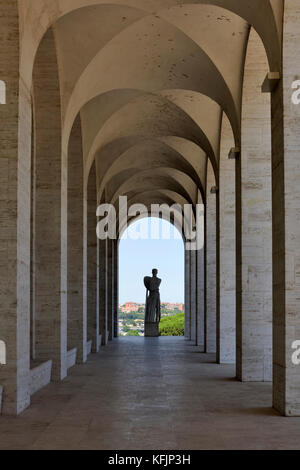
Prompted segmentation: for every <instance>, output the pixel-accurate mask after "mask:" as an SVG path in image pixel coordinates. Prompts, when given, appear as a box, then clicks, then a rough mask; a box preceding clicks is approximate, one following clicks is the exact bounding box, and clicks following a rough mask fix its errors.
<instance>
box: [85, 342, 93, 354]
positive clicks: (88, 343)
mask: <svg viewBox="0 0 300 470" xmlns="http://www.w3.org/2000/svg"><path fill="white" fill-rule="evenodd" d="M92 344H93V341H92V340H90V341H87V343H86V355H87V356H89V355H90V354H91V353H92Z"/></svg>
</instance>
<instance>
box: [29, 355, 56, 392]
mask: <svg viewBox="0 0 300 470" xmlns="http://www.w3.org/2000/svg"><path fill="white" fill-rule="evenodd" d="M51 371H52V361H47V362H43V363H42V364H40V365H38V366H36V367H34V368H33V369H31V371H30V395H34V394H35V393H36V392H38V391H39V390H41V389H42V388H44V387H46V386H47V385H49V383H50V381H51Z"/></svg>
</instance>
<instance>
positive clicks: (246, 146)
mask: <svg viewBox="0 0 300 470" xmlns="http://www.w3.org/2000/svg"><path fill="white" fill-rule="evenodd" d="M268 70H269V66H268V60H267V57H266V52H265V49H264V46H263V44H262V41H261V39H260V38H259V36H258V34H257V33H256V32H255V30H254V29H252V30H251V33H250V37H249V43H248V50H247V59H246V64H245V73H244V87H243V108H242V111H243V112H242V145H241V150H242V152H241V155H240V158H238V159H237V161H236V162H237V200H238V199H239V202H238V208H239V210H238V211H237V239H238V243H237V247H238V250H237V378H238V379H239V380H241V381H244V382H246V381H255V382H259V381H271V380H272V201H271V198H272V191H271V185H272V182H271V103H270V96H269V94H262V93H261V85H262V83H263V81H264V79H265V77H266V74H267V72H268Z"/></svg>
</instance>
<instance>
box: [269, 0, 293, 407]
mask: <svg viewBox="0 0 300 470" xmlns="http://www.w3.org/2000/svg"><path fill="white" fill-rule="evenodd" d="M284 5H285V12H284V31H283V70H282V80H280V83H279V84H278V86H277V87H276V88H275V89H274V91H273V93H272V177H273V405H274V407H275V408H276V409H277V410H278V411H279V412H281V413H282V414H284V415H286V416H300V366H299V365H296V364H294V363H293V361H292V356H293V353H294V352H295V350H294V349H293V344H294V342H295V341H299V340H300V310H299V299H300V268H299V266H300V256H299V246H300V224H299V216H300V185H299V181H300V159H299V148H300V132H299V128H300V104H296V103H297V102H298V101H296V100H292V96H293V93H294V92H295V90H294V89H293V88H292V85H293V83H294V81H295V80H297V79H298V78H299V64H300V35H299V29H300V3H299V1H298V0H286V1H285V2H284Z"/></svg>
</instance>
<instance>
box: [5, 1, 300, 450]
mask: <svg viewBox="0 0 300 470" xmlns="http://www.w3.org/2000/svg"><path fill="white" fill-rule="evenodd" d="M299 30H300V5H299V0H251V1H248V0H193V1H192V2H191V1H190V0H189V1H187V0H180V1H179V0H168V1H162V0H151V1H150V0H116V1H114V2H113V3H110V2H108V1H107V0H105V1H104V0H72V1H69V0H56V1H55V2H53V1H52V0H39V1H36V2H32V0H11V1H9V2H7V1H5V0H0V95H1V96H0V182H1V184H0V217H1V225H0V273H1V289H0V300H1V302H0V305H1V308H0V339H1V342H0V345H3V344H4V345H5V353H3V352H2V354H1V357H3V356H4V355H5V361H4V360H3V359H2V360H0V429H1V426H3V429H5V426H6V424H5V423H7V422H8V421H7V418H6V417H7V416H16V415H21V419H22V416H24V415H25V414H26V413H27V414H28V416H30V413H32V412H31V411H30V410H31V408H30V405H31V404H32V405H33V406H32V408H33V409H36V410H37V413H40V412H41V413H42V410H41V408H40V407H39V406H38V403H37V401H36V400H37V395H36V393H37V392H38V393H39V395H38V396H39V397H40V400H44V404H45V405H46V404H47V400H48V399H49V400H50V401H51V393H56V392H57V393H58V394H59V393H60V392H59V390H61V391H62V392H61V393H62V394H63V395H64V394H65V393H66V394H68V393H69V394H71V396H72V393H73V392H72V391H71V388H72V387H73V386H74V397H73V398H74V402H76V400H77V399H79V397H80V390H83V391H84V390H85V386H84V385H83V381H82V376H84V373H85V372H84V371H89V372H87V373H88V374H90V375H89V376H88V377H89V381H88V382H89V383H87V385H86V387H87V393H88V394H89V390H88V389H89V387H91V390H92V389H93V387H95V386H96V384H99V383H101V380H102V378H103V380H104V383H108V382H109V377H110V375H111V376H112V377H115V379H116V382H115V385H116V388H112V389H109V390H108V394H109V393H110V392H111V393H112V395H111V396H112V402H111V404H112V406H113V407H116V408H118V404H120V406H123V405H122V403H119V401H118V390H117V386H118V384H120V381H121V378H122V377H123V376H124V374H125V371H123V370H122V367H125V370H127V369H126V368H127V367H129V365H127V364H126V365H124V366H123V365H122V364H123V363H122V361H121V359H120V357H121V356H119V355H120V354H124V355H125V356H126V354H128V356H129V359H130V360H133V358H132V357H131V356H130V355H131V354H132V355H133V353H132V352H133V351H136V352H137V355H139V356H141V357H143V358H147V355H149V363H150V365H151V367H152V366H153V367H154V362H155V358H156V357H157V360H158V362H159V363H160V361H161V355H164V354H165V357H166V360H167V362H166V365H164V364H162V365H161V369H159V370H158V371H157V373H158V377H159V379H158V385H156V383H157V382H156V376H155V374H154V373H153V374H152V375H151V374H150V369H151V367H150V366H149V364H147V360H146V359H145V361H144V362H142V363H141V364H143V365H137V364H136V367H137V373H138V379H137V380H138V384H140V385H141V392H140V393H141V400H140V401H141V406H142V405H143V403H144V406H146V405H147V396H144V395H143V394H142V390H143V386H146V385H147V384H150V383H151V384H152V385H153V387H157V388H158V395H159V394H160V393H161V394H162V397H164V398H163V399H164V400H166V401H167V402H168V403H167V404H166V405H165V406H167V407H169V408H168V410H169V411H170V410H171V408H172V406H171V403H173V402H172V400H174V401H176V396H177V397H178V395H176V390H175V389H176V387H175V388H174V390H173V392H172V393H174V394H173V395H172V394H171V393H170V394H169V393H166V392H165V388H166V387H167V383H168V380H171V381H172V370H173V369H172V368H173V367H174V368H175V376H176V377H175V378H174V381H175V384H174V385H176V386H178V390H179V391H178V394H179V395H180V394H182V396H181V397H180V403H179V404H178V412H179V414H180V411H182V412H184V410H185V406H186V403H187V402H186V401H185V400H188V398H186V399H185V398H184V397H183V395H184V394H185V393H192V396H194V398H195V400H194V404H193V406H195V408H194V409H193V414H194V415H195V420H194V421H193V422H194V424H193V426H194V428H193V429H194V431H193V432H195V433H196V428H197V424H196V423H197V422H198V421H197V419H198V417H199V419H200V421H201V419H203V420H205V417H206V418H207V417H208V415H210V413H212V414H214V413H216V420H217V422H218V423H219V424H220V429H222V430H224V432H225V429H226V426H227V425H226V423H225V422H224V423H222V417H220V419H219V418H217V415H218V413H219V412H220V414H221V415H222V411H221V410H222V409H223V413H224V414H226V417H227V419H228V423H232V426H233V427H232V429H233V430H234V431H233V434H232V436H233V437H232V439H233V440H234V436H237V435H238V432H237V430H238V428H239V426H244V427H245V425H246V424H245V423H246V422H247V420H248V419H249V420H250V421H251V423H253V429H254V427H255V423H257V424H259V423H260V424H261V425H262V433H263V432H264V431H263V429H264V426H265V429H266V434H263V435H261V439H262V440H261V442H267V439H268V436H269V437H270V442H272V445H273V444H274V446H275V444H276V438H275V436H274V435H273V434H272V433H273V430H272V429H269V424H268V423H269V419H270V417H271V416H272V417H274V422H275V417H276V420H277V419H278V423H280V422H281V423H282V424H281V425H280V424H278V427H280V426H282V434H281V436H282V439H283V440H282V445H283V447H289V446H290V445H291V446H292V447H293V445H294V441H293V438H291V440H288V439H289V438H288V437H287V436H288V434H289V429H290V427H293V432H294V434H293V435H294V436H298V435H299V431H300V421H299V419H300V365H299V363H298V362H300V361H299V360H298V359H299V357H300V354H298V353H299V351H298V349H297V347H298V344H299V342H300V313H299V312H300V310H299V305H300V300H299V299H300V281H299V279H300V277H299V276H300V274H299V273H300V270H299V263H300V258H299V254H298V253H299V248H300V224H299V223H298V222H299V216H300V189H299V188H300V185H299V181H300V170H299V149H300V125H299V124H300V104H299V101H300V100H299V99H298V97H299V88H300V82H299V80H298V78H299V74H300V70H299V67H300V66H299V63H300V37H299V34H298V31H299ZM137 217H158V218H162V219H165V220H167V221H168V222H170V223H172V224H173V225H174V226H175V227H176V228H177V229H178V230H179V232H180V234H182V237H183V240H184V246H185V259H184V276H185V281H184V297H185V299H184V304H185V341H184V340H182V341H180V340H179V339H177V340H176V339H174V340H173V341H171V340H170V341H169V342H168V340H165V341H164V340H163V338H159V339H158V340H157V341H152V342H149V343H147V342H144V343H143V342H142V340H140V339H138V338H137V339H136V341H140V342H137V343H136V345H135V344H134V339H132V340H130V341H129V340H128V341H127V342H126V341H125V342H124V344H121V342H120V341H119V340H118V320H119V319H118V312H119V290H120V284H119V275H118V273H119V242H120V239H121V237H122V234H123V233H124V231H126V228H127V227H128V226H129V225H130V224H132V223H133V222H134V221H135V220H136V218H137ZM153 267H154V266H150V267H149V269H152V268H153ZM144 274H145V275H146V274H147V273H144ZM140 282H142V280H140ZM128 300H129V299H128ZM149 345H150V346H151V347H150V346H149ZM126 347H128V349H126ZM2 349H3V346H2ZM177 350H178V351H177ZM192 351H193V353H192ZM1 357H0V359H1ZM151 361H153V362H152V363H151ZM168 361H169V362H168ZM177 361H178V362H177ZM181 361H182V362H181ZM168 364H169V365H168ZM74 366H76V368H75V367H74ZM143 366H144V370H143ZM185 366H186V367H187V369H186V374H185V373H184V374H183V375H180V374H181V372H180V371H181V370H183V369H185ZM198 366H199V367H198ZM110 367H111V369H110ZM149 367H150V368H149ZM164 367H166V371H165V370H164ZM168 368H169V370H170V371H171V372H170V373H169V372H168ZM154 370H155V367H154ZM116 371H119V373H120V379H117V377H116V375H115V374H116ZM164 373H165V375H166V376H165V375H164ZM101 374H103V377H101ZM147 374H150V375H149V379H147V380H146V379H145V375H147ZM189 374H191V375H189ZM197 374H199V375H197ZM77 375H78V383H77V384H76V380H75V379H74V377H76V376H77ZM229 376H230V377H231V379H232V380H231V381H230V380H228V379H229ZM129 377H130V374H129ZM180 377H181V378H180ZM222 377H223V379H222ZM185 379H186V380H185ZM105 381H106V382H105ZM192 383H193V384H194V385H193V391H191V390H190V389H191V384H192ZM151 384H150V385H151ZM152 385H151V386H152ZM202 385H203V388H202ZM46 386H48V388H46V389H45V390H44V387H46ZM112 386H113V385H112ZM225 386H226V387H228V391H229V393H230V394H231V393H232V400H233V402H232V403H231V402H230V400H229V402H227V401H226V400H227V398H226V397H224V395H223V387H225ZM103 390H104V389H103ZM51 391H52V392H51ZM54 391H55V392H54ZM67 391H68V392H67ZM260 391H262V393H263V397H260ZM48 393H49V394H50V395H47V394H48ZM135 393H137V394H138V393H139V392H138V388H137V390H136V392H135ZM164 394H165V395H164ZM114 396H115V397H116V401H114V400H113V397H114ZM247 397H248V398H249V403H251V405H249V406H246V401H247ZM270 397H271V398H270ZM90 398H91V397H90V395H89V399H90ZM144 398H145V401H144ZM91 400H92V399H91ZM96 400H98V399H96ZM212 400H215V403H214V405H213V404H212ZM223 400H224V401H223ZM235 400H236V401H235ZM240 400H241V401H240ZM62 401H63V399H62ZM71 401H72V400H71ZM83 401H84V400H83ZM234 401H235V402H234ZM237 403H240V408H239V411H237V408H236V406H237ZM96 404H97V407H98V408H99V416H100V415H101V412H102V413H103V414H105V413H106V412H107V419H112V420H114V416H116V415H117V414H118V410H116V409H115V408H113V410H114V412H115V413H116V415H110V413H111V412H112V410H109V411H108V410H106V407H107V406H108V404H107V399H106V397H104V396H102V399H101V403H100V401H97V402H96ZM58 406H59V405H58ZM70 406H71V405H70ZM88 406H90V405H89V404H88V403H86V407H87V408H88ZM81 407H82V408H81V410H82V412H78V415H77V417H78V419H79V415H80V417H81V418H82V420H83V423H84V422H86V420H88V418H87V416H88V413H89V411H88V409H85V406H84V404H81ZM272 407H273V411H272ZM54 408H55V407H54ZM67 408H68V407H67ZM55 409H56V408H55ZM214 410H215V411H214ZM245 410H247V411H245ZM263 410H265V411H263ZM266 410H268V411H266ZM85 411H86V413H87V416H85ZM135 411H136V410H135ZM170 412H171V411H170ZM172 412H173V408H172ZM23 413H24V415H23ZM60 413H62V414H63V413H64V412H63V409H62V408H61V409H60ZM171 414H172V413H171ZM280 415H281V416H280ZM139 416H140V415H139V413H138V414H137V420H138V419H139ZM174 416H175V415H174ZM235 417H236V419H237V421H235ZM284 417H293V418H295V420H294V421H293V423H291V424H289V423H288V422H287V420H285V418H284ZM185 419H188V417H187V415H185ZM243 419H245V423H244V424H243ZM280 419H281V420H282V421H280ZM231 420H232V421H231ZM238 420H241V421H239V423H240V424H238ZM270 421H271V420H270ZM276 422H277V421H276ZM32 423H34V421H32ZM251 425H252V424H251ZM33 426H34V424H33ZM84 426H85V425H84ZM223 426H224V427H223ZM270 426H271V425H270ZM154 427H155V423H154ZM250 428H251V426H250ZM132 429H133V428H132ZM85 431H87V429H86V428H85ZM130 432H131V431H130ZM132 432H133V434H134V431H132ZM249 433H250V434H249V436H245V442H246V438H248V437H249V438H250V439H253V441H252V442H253V446H254V447H256V443H257V446H258V439H257V437H255V436H254V433H253V435H252V434H251V429H249ZM268 433H269V434H268ZM99 435H100V436H101V439H102V438H103V439H104V440H103V441H101V444H99V445H100V447H101V446H102V447H103V446H104V447H105V445H106V444H105V442H107V439H106V437H105V436H102V434H101V432H100V433H99ZM127 437H128V439H129V440H127V444H128V446H130V440H131V439H132V436H131V437H130V436H127ZM202 437H203V440H202V441H201V440H199V439H196V440H194V438H193V436H191V441H190V445H191V446H194V445H195V446H197V445H198V446H200V447H205V443H207V445H209V439H208V438H207V440H206V437H205V436H202ZM265 438H266V441H264V439H265ZM28 439H29V438H28ZM126 439H127V438H126ZM172 439H175V441H176V439H177V437H176V431H174V434H172ZM79 440H80V439H79ZM175 441H174V440H172V445H175V444H174V442H175ZM80 442H84V438H83V439H82V441H80ZM27 444H28V446H29V447H30V446H32V445H38V441H37V440H36V441H34V438H33V440H32V441H30V442H29V440H28V442H27ZM27 444H26V443H25V444H24V446H26V445H27ZM78 444H79V441H78ZM148 444H149V446H150V445H151V444H150V443H148ZM166 444H167V443H166ZM187 444H188V443H187ZM223 444H224V448H226V447H227V446H228V447H230V446H231V440H230V438H228V441H226V442H225V441H223V440H222V441H220V443H219V447H222V445H223ZM43 445H44V444H43ZM83 445H84V444H83ZM95 445H96V444H95ZM145 445H147V442H146V440H145ZM153 445H154V444H153ZM240 445H241V447H242V442H240ZM245 445H246V444H245ZM12 446H13V443H12ZM170 446H171V441H170ZM217 447H218V446H217ZM264 447H265V448H269V447H268V444H267V443H266V444H265V446H264Z"/></svg>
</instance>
